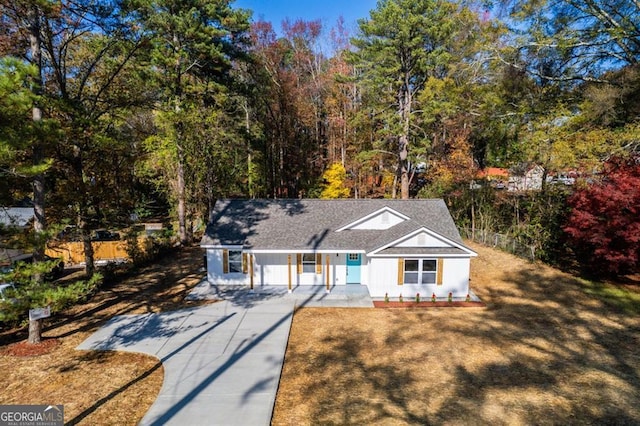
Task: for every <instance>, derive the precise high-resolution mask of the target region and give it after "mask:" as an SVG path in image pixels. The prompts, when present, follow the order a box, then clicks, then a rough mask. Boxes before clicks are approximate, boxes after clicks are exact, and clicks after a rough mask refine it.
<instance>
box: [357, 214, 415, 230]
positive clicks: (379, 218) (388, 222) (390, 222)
mask: <svg viewBox="0 0 640 426" xmlns="http://www.w3.org/2000/svg"><path fill="white" fill-rule="evenodd" d="M404 221H405V219H403V218H402V217H400V216H398V215H397V214H395V213H394V212H392V211H388V210H384V211H381V212H379V213H378V214H377V215H375V216H372V217H370V218H368V219H367V220H365V221H364V222H362V223H359V224H357V225H356V226H353V227H351V228H350V229H389V228H391V227H392V226H395V225H397V224H399V223H400V222H404Z"/></svg>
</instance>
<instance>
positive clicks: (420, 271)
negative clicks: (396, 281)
mask: <svg viewBox="0 0 640 426" xmlns="http://www.w3.org/2000/svg"><path fill="white" fill-rule="evenodd" d="M425 260H428V261H432V262H435V264H436V268H435V269H434V270H433V271H425V270H423V269H422V267H423V266H424V265H423V263H424V261H425ZM408 261H409V262H411V261H413V262H415V261H417V262H418V270H417V271H408V270H407V262H408ZM407 274H411V275H416V274H417V275H418V281H417V282H415V283H411V282H408V281H407ZM424 274H429V275H431V274H433V282H431V283H423V282H422V277H423V275H424ZM402 279H403V282H404V284H406V285H437V281H438V260H437V259H434V258H413V259H404V275H403V277H402Z"/></svg>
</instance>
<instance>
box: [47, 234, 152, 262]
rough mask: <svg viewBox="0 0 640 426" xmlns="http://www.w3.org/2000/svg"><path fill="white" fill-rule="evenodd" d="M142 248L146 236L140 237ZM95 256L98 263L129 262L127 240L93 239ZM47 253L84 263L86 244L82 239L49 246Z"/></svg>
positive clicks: (67, 260)
mask: <svg viewBox="0 0 640 426" xmlns="http://www.w3.org/2000/svg"><path fill="white" fill-rule="evenodd" d="M138 244H139V246H140V248H141V249H142V250H144V249H145V248H146V247H147V244H146V238H140V239H138ZM91 245H92V246H93V257H94V261H95V262H96V263H109V262H128V261H129V254H128V253H127V242H126V241H92V242H91ZM45 253H46V254H47V255H48V256H51V257H55V258H61V259H62V260H63V261H64V263H65V264H67V265H69V264H72V265H76V264H83V263H84V246H83V243H82V242H81V241H73V242H68V243H61V244H57V245H56V246H52V247H47V250H46V251H45Z"/></svg>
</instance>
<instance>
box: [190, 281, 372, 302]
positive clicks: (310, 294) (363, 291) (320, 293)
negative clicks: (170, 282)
mask: <svg viewBox="0 0 640 426" xmlns="http://www.w3.org/2000/svg"><path fill="white" fill-rule="evenodd" d="M273 298H280V299H282V300H286V301H291V300H293V301H295V305H296V306H297V307H303V306H304V307H326V308H346V307H349V308H372V307H373V299H372V298H371V296H370V294H369V289H368V288H367V287H366V286H364V285H334V286H330V288H329V292H327V288H326V286H322V285H299V286H294V287H292V289H291V292H289V289H288V288H287V286H275V285H272V286H256V287H254V289H253V290H251V289H250V288H249V287H246V286H238V285H217V284H209V282H208V281H207V280H203V281H202V282H200V284H198V285H197V286H196V287H195V288H194V289H193V290H192V291H191V293H190V294H189V296H187V300H229V301H232V302H233V303H236V304H247V303H251V302H252V301H256V300H264V299H273Z"/></svg>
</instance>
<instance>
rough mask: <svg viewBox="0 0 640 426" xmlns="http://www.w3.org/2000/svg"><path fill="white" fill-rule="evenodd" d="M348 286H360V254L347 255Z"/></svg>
mask: <svg viewBox="0 0 640 426" xmlns="http://www.w3.org/2000/svg"><path fill="white" fill-rule="evenodd" d="M347 284H360V253H349V254H347Z"/></svg>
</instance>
